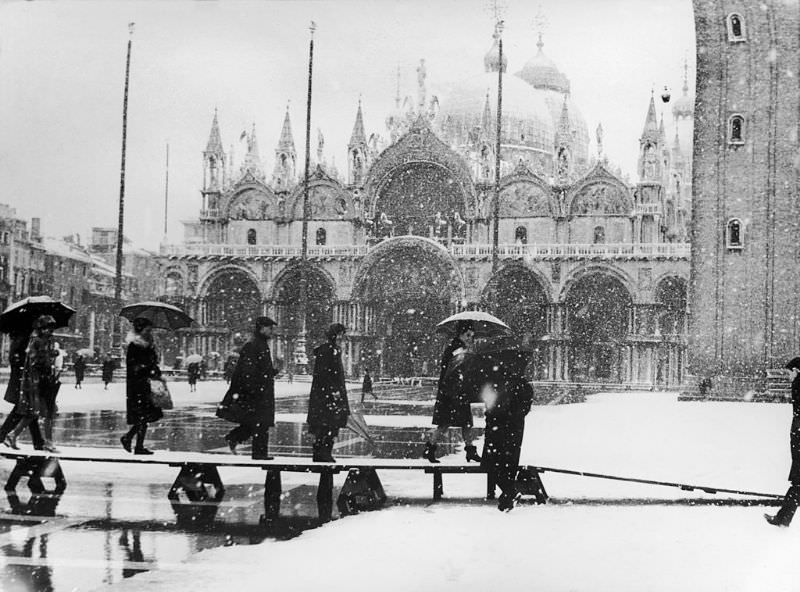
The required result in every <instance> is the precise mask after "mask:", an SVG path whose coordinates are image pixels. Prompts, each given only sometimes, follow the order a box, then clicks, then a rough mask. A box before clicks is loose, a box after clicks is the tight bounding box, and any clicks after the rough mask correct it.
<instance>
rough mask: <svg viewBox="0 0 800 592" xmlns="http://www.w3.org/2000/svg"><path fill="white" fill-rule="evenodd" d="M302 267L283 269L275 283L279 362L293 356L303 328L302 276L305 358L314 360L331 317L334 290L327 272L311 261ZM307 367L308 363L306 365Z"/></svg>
mask: <svg viewBox="0 0 800 592" xmlns="http://www.w3.org/2000/svg"><path fill="white" fill-rule="evenodd" d="M303 270H304V268H303V267H302V266H301V265H296V266H294V267H291V268H289V269H287V270H286V271H285V272H283V273H282V274H281V275H280V276H279V278H278V280H277V282H276V287H275V317H276V318H275V320H276V321H277V323H278V328H277V335H278V340H279V341H280V342H281V346H280V347H278V348H277V352H276V353H277V355H279V356H280V359H279V360H278V362H279V363H280V364H281V365H285V364H287V363H289V361H290V360H292V356H293V354H294V351H295V343H296V341H295V340H296V339H297V337H298V336H300V335H301V333H302V329H303V313H302V302H303V297H302V294H303V288H302V286H303V280H304V279H305V283H306V294H305V303H306V304H305V306H306V309H305V330H306V333H305V338H306V347H305V351H306V359H307V360H309V361H310V360H313V359H314V355H313V350H314V348H315V347H316V346H318V345H319V344H320V343H322V342H323V341H324V340H325V329H326V328H327V327H328V325H329V324H330V323H331V322H332V321H333V307H334V304H335V303H334V298H335V292H334V287H333V284H332V282H331V281H330V279H329V278H328V276H327V275H326V274H325V273H323V272H322V270H320V269H319V268H317V267H315V266H313V265H306V267H305V278H304V277H303ZM309 369H310V366H309Z"/></svg>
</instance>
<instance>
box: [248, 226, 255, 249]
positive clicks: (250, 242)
mask: <svg viewBox="0 0 800 592" xmlns="http://www.w3.org/2000/svg"><path fill="white" fill-rule="evenodd" d="M247 244H248V245H254V244H256V229H255V228H251V229H250V230H248V231H247Z"/></svg>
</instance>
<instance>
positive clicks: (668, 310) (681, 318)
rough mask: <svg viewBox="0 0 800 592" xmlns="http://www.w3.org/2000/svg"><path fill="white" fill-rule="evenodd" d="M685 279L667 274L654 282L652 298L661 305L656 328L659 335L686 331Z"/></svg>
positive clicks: (679, 333)
mask: <svg viewBox="0 0 800 592" xmlns="http://www.w3.org/2000/svg"><path fill="white" fill-rule="evenodd" d="M686 299H687V281H686V279H685V278H682V277H679V276H676V275H669V276H667V277H664V278H662V279H661V280H659V281H658V283H657V284H656V289H655V295H654V298H653V300H654V301H655V302H656V304H659V305H660V306H661V310H660V311H659V312H658V330H659V333H660V334H661V335H683V334H685V332H686Z"/></svg>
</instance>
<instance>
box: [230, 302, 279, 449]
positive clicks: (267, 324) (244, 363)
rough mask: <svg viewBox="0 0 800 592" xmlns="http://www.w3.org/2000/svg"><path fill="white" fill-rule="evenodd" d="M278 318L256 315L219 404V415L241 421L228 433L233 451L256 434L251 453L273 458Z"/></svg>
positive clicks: (237, 421) (236, 421) (233, 420)
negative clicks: (272, 342) (274, 345)
mask: <svg viewBox="0 0 800 592" xmlns="http://www.w3.org/2000/svg"><path fill="white" fill-rule="evenodd" d="M275 324H276V323H275V321H273V320H272V319H270V318H269V317H258V318H257V319H256V323H255V328H254V330H253V336H252V337H251V338H250V340H249V341H248V342H247V343H245V344H244V345H243V346H242V349H241V352H239V360H238V361H237V362H236V367H235V368H234V369H233V373H232V375H231V385H230V387H229V388H228V392H227V393H225V397H224V398H223V399H222V402H221V403H220V404H219V405H218V406H217V417H219V418H221V419H225V420H227V421H232V422H234V423H238V424H239V426H238V427H235V428H233V429H232V430H231V431H230V432H228V434H227V435H226V436H225V441H226V442H227V443H228V446H229V448H230V449H231V452H232V453H233V454H236V446H238V445H239V444H241V443H242V442H244V441H246V440H247V439H249V438H250V437H252V438H253V451H252V457H253V458H254V459H258V460H271V459H272V457H271V456H270V455H269V428H271V427H272V426H274V425H275V375H276V374H277V373H278V372H277V371H276V370H275V368H274V366H273V365H272V353H271V352H270V350H269V338H270V337H272V332H273V328H274V327H275Z"/></svg>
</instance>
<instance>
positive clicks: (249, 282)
mask: <svg viewBox="0 0 800 592" xmlns="http://www.w3.org/2000/svg"><path fill="white" fill-rule="evenodd" d="M537 49H538V51H537V52H536V53H535V54H534V55H533V57H532V58H531V59H530V60H528V61H527V62H526V63H525V64H524V65H523V67H522V68H521V69H520V70H519V71H518V72H516V73H515V74H507V75H505V76H504V87H503V115H502V134H501V136H502V137H501V144H502V147H501V155H500V156H501V179H500V213H499V215H500V222H499V226H498V231H499V243H500V245H499V251H498V252H499V262H500V264H499V265H498V266H496V267H495V266H493V250H492V237H493V233H494V222H493V212H494V174H495V173H494V171H495V146H496V144H495V142H496V130H495V125H496V114H497V112H496V102H495V94H494V93H495V92H496V88H497V86H496V85H497V77H498V69H499V68H501V67H502V68H506V67H507V58H506V57H505V56H504V59H503V63H502V64H501V63H500V60H499V52H498V48H497V43H496V42H495V45H494V46H493V47H492V48H491V49H490V50H489V52H488V53H487V54H486V57H485V59H484V63H483V64H476V75H475V76H474V77H472V78H470V79H468V80H466V81H463V82H461V83H458V84H454V85H451V86H450V87H448V88H446V89H444V90H443V91H442V92H441V93H437V94H435V95H434V94H433V93H432V92H430V91H429V86H428V82H427V72H426V70H425V64H424V61H423V62H421V63H420V65H419V67H418V68H417V88H416V93H414V94H415V96H405V97H404V96H402V95H401V93H400V87H399V84H398V90H397V96H396V98H395V109H394V110H393V112H391V113H389V114H387V116H386V129H385V131H383V132H382V133H368V132H367V130H365V128H364V123H363V116H362V105H361V104H360V103H359V105H358V107H357V109H355V111H356V115H355V123H354V127H353V133H352V136H351V138H350V141H349V143H348V146H347V150H348V159H347V163H346V171H344V173H343V174H339V172H338V171H337V169H336V167H335V166H333V165H332V164H328V163H327V162H325V159H324V157H323V148H322V139H321V138H320V140H319V145H318V147H317V150H316V153H317V157H316V159H315V162H314V163H313V166H312V175H311V178H310V180H309V183H308V187H307V188H306V187H305V186H304V185H303V183H302V171H303V163H304V161H303V158H302V157H301V156H300V155H299V154H298V151H297V149H296V147H295V143H294V136H293V132H292V126H291V121H290V118H289V115H288V112H287V114H286V115H285V116H284V123H283V129H282V133H281V136H280V138H279V139H278V141H277V144H276V146H275V150H274V157H273V159H272V163H271V166H270V167H265V166H264V164H263V161H262V158H261V155H260V153H259V147H258V142H257V139H256V134H255V128H253V130H252V131H251V132H250V133H248V134H247V143H248V151H247V154H246V156H245V157H244V159H243V161H242V162H241V163H238V164H239V166H238V167H236V166H235V165H234V162H233V159H232V157H231V152H226V151H225V150H224V148H223V143H222V137H221V132H220V125H219V118H218V114H217V113H215V114H214V118H213V122H212V126H211V133H210V136H209V140H208V143H207V145H206V149H205V150H204V151H203V182H202V191H201V204H200V216H199V218H198V219H196V220H194V221H190V222H186V223H185V240H184V242H183V243H182V244H180V245H164V246H163V247H162V250H161V262H162V267H163V270H164V271H163V283H162V286H161V296H162V297H163V298H164V299H166V300H168V301H171V302H174V303H176V304H179V305H181V306H183V307H184V308H186V309H187V310H188V311H189V312H190V314H191V315H192V316H193V317H195V318H196V319H197V320H198V326H197V327H195V328H194V329H192V330H190V331H188V332H185V333H184V334H183V337H182V340H181V343H180V344H179V345H178V346H177V350H176V351H175V352H174V354H175V355H177V354H178V353H188V352H189V351H190V350H196V351H198V352H200V353H204V354H211V353H212V352H218V353H221V354H223V355H224V354H225V352H227V351H228V350H229V349H230V348H231V347H232V345H233V344H234V342H235V340H236V336H237V335H239V336H241V337H242V338H243V337H246V335H247V333H249V331H250V329H251V326H252V321H253V318H254V317H255V316H258V315H260V314H269V315H271V316H273V317H274V318H275V319H276V320H277V321H278V331H277V339H276V342H277V343H276V347H275V348H274V349H273V352H274V355H275V356H276V357H277V358H278V362H279V364H281V365H283V366H284V367H286V366H288V365H292V364H297V365H302V364H304V363H305V360H306V359H307V358H308V357H309V355H310V348H311V347H313V346H314V345H315V344H316V343H317V342H319V341H320V340H321V339H322V332H323V328H324V327H325V326H326V325H327V324H328V323H330V322H333V321H338V322H342V323H344V324H345V325H346V326H347V327H348V330H349V331H348V337H349V339H348V341H347V344H346V358H345V359H346V365H347V371H348V372H349V373H351V374H360V373H361V372H362V371H363V369H364V368H366V367H368V368H370V369H372V370H373V372H379V373H380V374H384V375H385V374H389V375H433V374H436V373H437V372H438V357H439V354H440V353H441V348H442V342H441V338H439V337H437V336H436V335H435V334H434V330H435V326H436V323H437V322H439V321H440V320H441V319H443V318H444V317H446V316H448V315H450V314H452V313H454V312H457V311H461V310H464V309H484V310H488V311H491V312H493V313H495V314H497V315H498V316H499V317H500V318H502V319H504V320H505V321H506V322H507V323H508V324H509V325H510V326H511V327H512V328H513V329H514V330H515V331H517V332H518V333H520V334H522V335H524V336H525V337H526V338H527V339H528V340H529V341H530V342H531V343H533V344H534V346H535V361H534V364H533V375H534V378H537V379H542V380H553V381H570V380H591V381H604V382H611V383H625V384H643V385H653V384H660V385H671V384H676V383H678V382H680V381H681V379H682V375H683V372H684V368H685V362H686V361H685V343H686V317H685V310H686V289H687V283H688V278H689V261H688V259H689V245H688V243H687V238H688V232H689V231H688V218H689V215H688V212H689V211H690V209H691V179H692V173H691V171H692V162H691V153H690V151H689V150H688V147H689V146H690V145H691V123H692V100H691V98H690V97H688V95H687V92H688V86H687V85H686V84H685V85H684V87H685V88H684V93H683V97H681V100H682V102H681V103H680V105H679V104H678V102H676V104H675V109H674V111H673V115H674V117H675V119H676V122H677V123H678V125H677V126H676V128H675V130H674V133H673V130H670V131H669V132H668V131H667V130H666V129H665V126H664V123H663V116H662V117H659V114H658V113H657V110H656V104H655V101H654V100H653V98H652V97H651V100H650V104H649V105H643V110H642V113H643V114H644V126H643V130H642V134H641V137H640V138H639V146H640V160H639V167H638V174H637V177H638V179H637V181H636V182H635V183H631V182H629V181H628V180H626V179H623V178H622V177H621V175H620V174H619V172H618V170H617V169H615V168H614V167H613V166H612V165H610V164H609V163H608V162H607V159H606V158H605V156H604V154H603V151H602V141H603V135H602V134H603V132H602V128H601V127H600V126H598V128H597V130H596V132H595V137H596V144H597V149H596V151H592V150H590V146H589V139H590V134H589V130H588V128H587V125H586V123H585V121H584V119H583V116H582V115H581V113H580V109H579V106H578V105H576V104H575V103H574V101H573V100H572V99H571V96H570V83H569V79H568V77H567V76H566V75H565V74H563V73H562V72H560V70H559V69H558V68H557V66H556V65H555V63H554V62H553V61H552V60H551V59H550V58H548V57H547V56H546V54H545V53H544V50H543V43H542V39H541V36H540V37H539V42H538V43H537ZM487 89H490V92H487ZM687 124H688V131H687ZM681 132H682V133H683V135H681ZM632 141H635V139H632ZM593 152H595V153H593ZM306 189H307V191H308V195H309V200H308V201H309V216H308V227H307V228H308V234H307V236H308V251H307V255H308V257H307V263H305V264H304V263H303V259H302V249H301V245H302V228H303V223H302V220H303V203H304V193H305V191H306ZM303 286H306V293H305V294H303ZM303 302H305V306H303V305H302V303H303Z"/></svg>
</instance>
